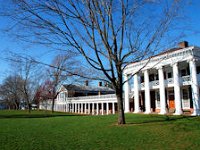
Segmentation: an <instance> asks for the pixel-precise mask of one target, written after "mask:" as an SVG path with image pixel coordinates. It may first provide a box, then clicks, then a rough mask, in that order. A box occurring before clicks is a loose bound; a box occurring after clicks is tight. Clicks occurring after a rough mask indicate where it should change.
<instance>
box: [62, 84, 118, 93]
mask: <svg viewBox="0 0 200 150" xmlns="http://www.w3.org/2000/svg"><path fill="white" fill-rule="evenodd" d="M63 86H64V87H65V88H66V89H67V90H69V91H70V90H72V91H77V92H78V91H84V92H99V91H100V92H114V90H113V89H111V88H109V87H104V86H98V87H91V86H83V85H73V84H69V85H68V84H65V85H63Z"/></svg>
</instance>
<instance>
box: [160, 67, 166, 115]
mask: <svg viewBox="0 0 200 150" xmlns="http://www.w3.org/2000/svg"><path fill="white" fill-rule="evenodd" d="M158 76H159V91H160V114H166V113H167V112H166V97H165V79H164V73H163V68H162V67H160V68H158Z"/></svg>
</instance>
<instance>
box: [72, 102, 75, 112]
mask: <svg viewBox="0 0 200 150" xmlns="http://www.w3.org/2000/svg"><path fill="white" fill-rule="evenodd" d="M72 112H73V113H74V112H75V111H74V103H72Z"/></svg>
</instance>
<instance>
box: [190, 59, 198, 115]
mask: <svg viewBox="0 0 200 150" xmlns="http://www.w3.org/2000/svg"><path fill="white" fill-rule="evenodd" d="M189 64H190V79H191V89H192V100H193V113H192V115H193V116H196V115H200V110H199V105H200V104H199V85H198V80H197V70H196V63H195V60H194V59H192V60H191V61H190V62H189Z"/></svg>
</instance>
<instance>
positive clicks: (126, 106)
mask: <svg viewBox="0 0 200 150" xmlns="http://www.w3.org/2000/svg"><path fill="white" fill-rule="evenodd" d="M124 81H127V82H125V84H124V99H125V100H124V102H125V104H124V106H125V109H124V112H125V113H128V112H130V110H129V105H130V104H129V84H128V76H127V75H124Z"/></svg>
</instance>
